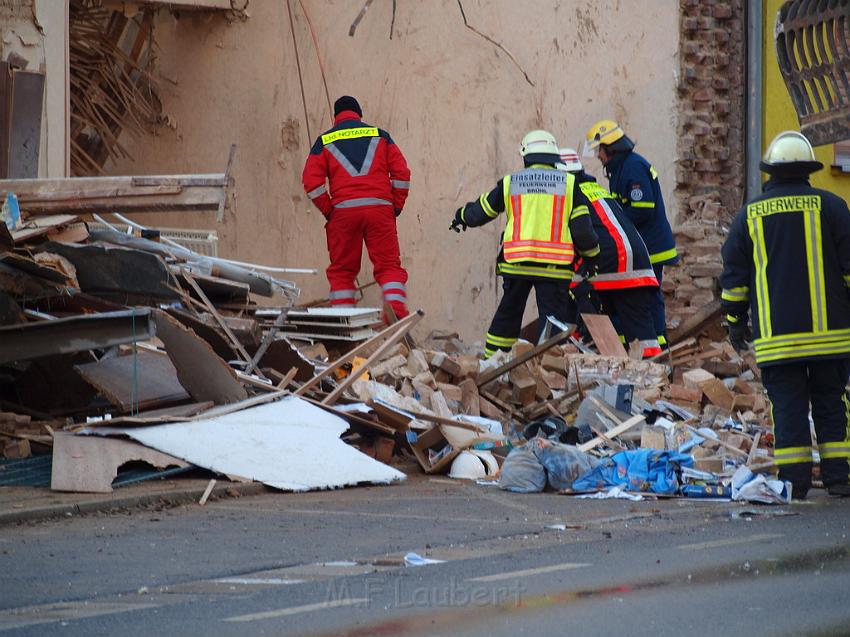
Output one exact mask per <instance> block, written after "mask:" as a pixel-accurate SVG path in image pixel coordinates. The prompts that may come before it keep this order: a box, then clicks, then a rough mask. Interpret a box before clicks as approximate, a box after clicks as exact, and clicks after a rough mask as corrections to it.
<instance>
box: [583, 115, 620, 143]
mask: <svg viewBox="0 0 850 637" xmlns="http://www.w3.org/2000/svg"><path fill="white" fill-rule="evenodd" d="M624 136H625V133H624V132H623V129H622V128H620V125H619V124H618V123H617V122H615V121H614V120H613V119H600V120H599V121H598V122H596V123H595V124H594V125H593V126H591V127H590V128H589V129H588V130H587V134H586V135H585V138H586V139H587V144H586V146H587V149H588V150H594V149H595V148H597V147H598V146H599V145H600V144H609V145H610V144H613V143H614V142H616V141H617V140H618V139H621V138H622V137H624Z"/></svg>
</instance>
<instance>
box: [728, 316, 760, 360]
mask: <svg viewBox="0 0 850 637" xmlns="http://www.w3.org/2000/svg"><path fill="white" fill-rule="evenodd" d="M726 330H727V331H728V332H729V342H730V343H732V347H734V348H735V351H736V352H745V351H747V350H748V349H749V348H750V344H749V341H751V340H752V339H753V335H752V334H751V333H750V326H749V325H748V324H747V319H746V318H740V319H739V318H737V317H734V316H731V315H729V316H727V317H726Z"/></svg>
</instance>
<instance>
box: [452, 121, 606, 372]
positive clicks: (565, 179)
mask: <svg viewBox="0 0 850 637" xmlns="http://www.w3.org/2000/svg"><path fill="white" fill-rule="evenodd" d="M519 152H520V155H521V156H522V158H523V162H524V164H525V168H524V169H523V170H520V171H518V172H515V173H512V174H510V175H507V176H505V177H503V178H502V179H500V180H499V182H498V183H497V184H496V187H495V188H493V190H491V191H490V192H486V193H484V194H483V195H481V196H480V197H479V198H478V199H476V200H475V201H471V202H469V203H467V204H466V205H465V206H463V207H462V208H458V210H457V211H456V212H455V216H454V220H453V221H452V224H451V226H450V228H451V229H452V230H455V231H456V232H460V231H461V230H466V228H467V226H472V227H476V226H482V225H484V224H485V223H489V222H490V221H492V220H493V219H495V218H496V217H498V216H499V213H501V212H504V213H505V216H506V224H505V230H504V232H503V234H502V249H501V251H500V252H499V256H498V260H497V265H496V271H497V273H498V274H500V275H501V276H502V277H503V283H502V289H503V291H504V294H503V296H502V300H501V302H500V303H499V307H498V309H497V310H496V314H495V316H493V320H492V322H491V323H490V329H489V330H488V331H487V342H486V346H485V349H484V355H485V357H486V356H490V355H492V354H493V353H495V352H496V351H497V350H503V351H510V349H511V347H512V346H513V344H514V343H515V342H516V341H517V339H518V338H519V334H520V330H521V329H522V315H523V311H524V310H525V304H526V301H527V300H528V295H529V293H530V292H531V289H532V288H534V291H535V296H536V297H537V308H538V311H539V313H540V319H541V321H540V324H541V329H542V326H543V325H544V324H545V321H546V317H547V316H550V315H551V316H554V317H555V318H556V319H558V320H559V321H561V322H565V321H566V319H567V306H568V303H569V290H568V285H569V281H570V279H572V276H573V261H574V259H575V258H576V256H577V255H581V256H583V257H585V267H587V268H590V267H592V266H593V264H594V263H595V258H596V257H597V256H598V255H599V244H598V241H597V238H596V233H595V232H594V231H593V226H592V224H591V221H590V215H589V209H588V203H587V199H586V198H585V197H584V195H583V194H582V193H581V190H580V189H579V188H578V184H577V183H576V180H575V177H574V176H573V175H571V174H569V173H567V172H564V171H562V170H558V169H557V168H556V167H555V165H556V164H557V163H558V162H559V161H560V156H559V154H558V144H557V143H556V142H555V138H554V137H553V136H552V134H551V133H548V132H547V131H543V130H534V131H531V132H530V133H528V134H527V135H526V136H525V137H524V138H523V139H522V143H521V144H520V149H519Z"/></svg>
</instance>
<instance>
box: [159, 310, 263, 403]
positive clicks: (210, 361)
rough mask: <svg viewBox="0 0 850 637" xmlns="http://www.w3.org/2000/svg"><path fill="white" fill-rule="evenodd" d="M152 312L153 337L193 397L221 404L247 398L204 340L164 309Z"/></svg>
mask: <svg viewBox="0 0 850 637" xmlns="http://www.w3.org/2000/svg"><path fill="white" fill-rule="evenodd" d="M154 316H155V319H154V320H155V322H156V335H157V338H159V339H160V340H161V341H162V342H163V343H164V344H165V351H166V352H167V353H168V357H169V358H170V359H171V362H172V363H174V367H176V368H177V378H178V379H180V384H181V385H183V387H185V388H186V391H188V392H189V394H190V395H191V396H192V398H193V399H194V400H196V401H198V402H203V401H206V400H211V401H213V402H214V403H215V404H217V405H221V404H225V403H233V402H236V401H240V400H243V399H245V398H247V396H248V394H247V393H246V391H245V388H244V387H242V384H241V383H240V382H239V381H238V380H237V379H236V374H235V373H234V371H233V370H232V369H230V367H229V366H228V365H227V363H225V362H224V361H223V360H221V359H220V358H219V357H218V356H217V355H216V353H215V352H214V351H213V350H212V348H211V347H210V346H209V344H208V343H207V342H206V341H204V340H203V339H201V338H199V337H198V336H197V335H196V334H195V333H194V332H193V331H192V330H190V329H189V328H187V327H183V325H181V324H180V323H179V322H178V321H177V320H176V319H173V318H171V317H170V316H169V315H168V314H166V313H165V312H161V311H158V310H157V311H154Z"/></svg>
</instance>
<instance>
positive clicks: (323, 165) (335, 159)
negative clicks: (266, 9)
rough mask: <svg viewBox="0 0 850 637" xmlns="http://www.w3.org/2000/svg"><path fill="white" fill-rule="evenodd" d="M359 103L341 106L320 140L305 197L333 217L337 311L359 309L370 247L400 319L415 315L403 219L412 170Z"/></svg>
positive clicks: (343, 100) (305, 178) (330, 272)
mask: <svg viewBox="0 0 850 637" xmlns="http://www.w3.org/2000/svg"><path fill="white" fill-rule="evenodd" d="M362 116H363V111H362V110H361V109H360V104H359V103H358V102H357V100H356V99H354V98H353V97H350V96H348V95H344V96H343V97H340V98H339V99H338V100H337V101H336V102H334V125H333V128H331V129H330V130H328V131H326V132H325V133H323V134H322V135H319V137H318V138H317V139H316V142H315V143H314V144H313V147H312V148H311V149H310V155H309V156H308V157H307V162H306V163H305V164H304V173H303V175H302V177H301V180H302V182H303V184H304V191H305V192H306V193H307V196H308V197H309V198H310V199H311V200H312V202H313V204H315V206H316V207H317V208H318V209H319V210H320V211H321V212H322V214H323V215H324V216H325V219H326V223H325V232H326V233H327V238H328V253H329V254H330V260H331V264H330V265H329V266H328V269H327V276H328V282H329V283H330V286H331V293H330V300H331V305H332V306H333V307H354V305H355V293H356V291H357V288H356V285H355V282H354V280H355V278H356V277H357V274H358V273H359V271H360V259H361V255H362V251H363V243H364V242H365V243H366V250H367V251H368V253H369V259H370V260H371V261H372V266H373V268H374V271H375V280H376V281H377V282H378V284H379V285H380V286H381V291H382V293H383V298H384V303H387V304H389V305H390V307H392V309H393V311H394V313H395V315H396V316H397V317H398V318H402V317H404V316H407V315H408V313H409V312H408V309H407V288H406V287H405V286H406V284H407V272H406V271H405V270H404V268H402V267H401V258H400V256H399V247H398V234H397V232H396V217H398V215H399V214H401V211H402V209H403V208H404V202H405V201H406V200H407V193H408V189H409V188H410V169H409V168H408V167H407V161H406V160H405V158H404V155H402V153H401V150H399V148H398V146H396V144H395V142H393V140H392V138H391V137H390V134H389V133H387V132H386V131H385V130H381V129H380V128H376V127H374V126H371V125H369V124H365V123H364V122H363V121H362V120H361V117H362Z"/></svg>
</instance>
